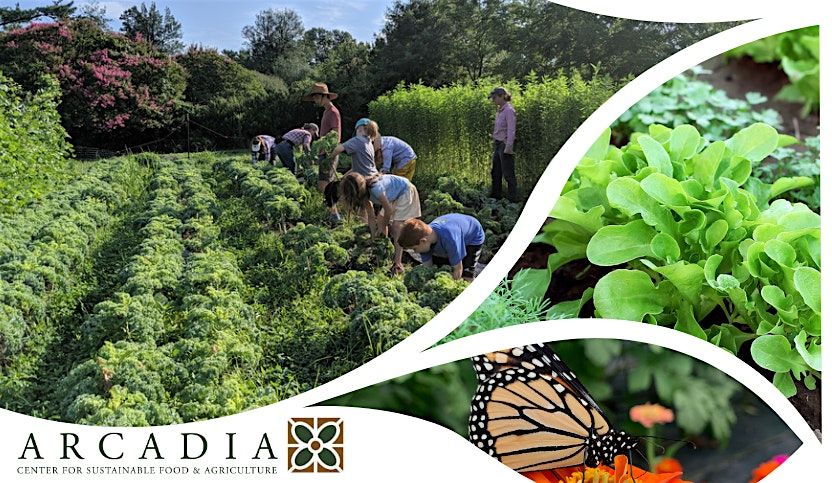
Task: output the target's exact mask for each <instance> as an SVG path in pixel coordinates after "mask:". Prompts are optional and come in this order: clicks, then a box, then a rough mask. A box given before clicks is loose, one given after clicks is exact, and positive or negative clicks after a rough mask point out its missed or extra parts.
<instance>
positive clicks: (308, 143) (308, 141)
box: [301, 132, 312, 153]
mask: <svg viewBox="0 0 832 483" xmlns="http://www.w3.org/2000/svg"><path fill="white" fill-rule="evenodd" d="M301 149H303V151H304V152H307V153H309V152H311V151H312V134H311V133H309V132H307V133H306V134H305V135H304V136H303V146H301Z"/></svg>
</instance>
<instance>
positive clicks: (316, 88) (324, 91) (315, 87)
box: [303, 82, 338, 101]
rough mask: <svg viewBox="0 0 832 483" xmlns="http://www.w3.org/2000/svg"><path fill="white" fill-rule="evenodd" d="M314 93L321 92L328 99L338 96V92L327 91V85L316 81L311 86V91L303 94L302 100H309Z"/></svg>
mask: <svg viewBox="0 0 832 483" xmlns="http://www.w3.org/2000/svg"><path fill="white" fill-rule="evenodd" d="M315 94H323V95H325V96H327V97H329V99H330V100H332V99H335V98H337V97H338V94H336V93H334V92H329V87H327V85H326V84H324V83H323V82H316V83H315V85H313V86H312V92H310V93H309V94H306V95H305V96H303V100H304V101H311V100H312V96H314V95H315Z"/></svg>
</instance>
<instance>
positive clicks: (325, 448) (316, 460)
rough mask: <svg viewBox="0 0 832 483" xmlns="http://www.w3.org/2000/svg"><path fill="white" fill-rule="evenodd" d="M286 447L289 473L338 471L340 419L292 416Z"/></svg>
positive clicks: (341, 435)
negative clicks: (287, 449)
mask: <svg viewBox="0 0 832 483" xmlns="http://www.w3.org/2000/svg"><path fill="white" fill-rule="evenodd" d="M288 448H289V458H288V459H289V472H290V473H340V472H341V471H343V470H344V421H342V420H341V419H340V418H292V419H290V420H289V444H288Z"/></svg>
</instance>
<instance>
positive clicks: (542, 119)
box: [369, 72, 617, 192]
mask: <svg viewBox="0 0 832 483" xmlns="http://www.w3.org/2000/svg"><path fill="white" fill-rule="evenodd" d="M497 84H498V83H496V82H494V81H485V82H479V83H476V84H456V85H452V86H448V87H442V88H430V87H425V86H423V85H411V86H404V85H400V86H399V87H397V88H396V89H394V90H392V91H390V92H388V93H386V94H384V95H382V96H381V97H379V98H377V99H376V100H374V101H372V102H371V103H370V105H369V109H370V117H371V118H372V119H374V120H376V121H377V122H378V123H379V127H380V130H381V134H382V135H391V136H396V137H399V138H401V139H403V140H405V141H407V142H408V143H410V145H411V146H413V149H414V150H415V151H416V154H417V156H418V159H419V164H418V165H417V169H416V177H417V183H430V182H431V180H435V179H438V178H439V177H440V176H446V175H451V176H455V177H462V178H467V179H469V180H471V181H474V182H483V183H486V182H489V180H490V169H491V152H492V144H491V132H492V130H493V125H494V116H495V113H496V109H495V107H494V105H493V104H492V103H491V102H490V101H489V99H488V93H489V92H490V90H491V89H492V88H494V86H495V85H497ZM500 85H503V86H504V87H506V89H508V90H509V92H511V93H512V97H513V99H512V104H513V105H514V107H515V109H516V110H517V141H516V146H515V153H516V155H517V177H518V182H519V184H520V188H521V190H523V191H525V192H529V191H531V189H532V188H533V187H534V185H535V183H536V182H537V180H538V178H539V177H540V175H541V174H542V173H543V170H544V169H545V168H546V166H547V165H548V163H549V161H551V159H552V157H553V156H554V155H555V153H557V151H558V149H559V148H560V147H561V145H562V144H563V143H564V142H565V141H566V139H568V138H569V136H570V135H571V134H572V133H573V132H574V131H575V129H577V127H578V126H579V125H580V124H581V123H582V122H583V121H584V119H586V118H587V117H588V116H589V114H591V113H592V112H593V111H594V110H595V109H597V108H598V107H599V106H600V105H601V104H602V103H603V102H604V101H605V100H607V99H608V98H609V97H610V96H611V95H612V94H613V93H614V92H615V90H616V87H617V83H616V82H615V81H613V80H612V79H610V78H608V77H603V76H595V77H594V78H592V79H591V80H586V79H584V78H582V77H581V75H580V74H578V73H576V72H575V73H572V74H571V75H566V74H560V75H558V76H556V77H543V78H537V77H536V76H534V75H531V76H529V77H527V78H526V79H524V80H523V81H522V82H520V81H511V82H507V83H502V84H500Z"/></svg>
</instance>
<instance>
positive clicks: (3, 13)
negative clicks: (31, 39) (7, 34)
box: [0, 0, 75, 30]
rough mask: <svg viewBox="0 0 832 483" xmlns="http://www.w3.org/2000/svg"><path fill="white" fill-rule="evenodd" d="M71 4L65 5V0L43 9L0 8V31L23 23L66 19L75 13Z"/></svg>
mask: <svg viewBox="0 0 832 483" xmlns="http://www.w3.org/2000/svg"><path fill="white" fill-rule="evenodd" d="M72 4H73V2H68V3H66V2H65V0H57V1H55V2H53V3H52V4H50V5H47V6H45V7H35V8H20V5H19V4H17V5H15V6H14V7H0V30H7V29H9V28H14V27H19V26H21V25H23V24H25V23H28V22H31V21H33V20H37V19H39V18H43V17H47V18H51V19H53V20H61V19H65V18H68V17H69V16H71V15H72V14H73V13H75V7H74V6H73V5H72Z"/></svg>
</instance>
